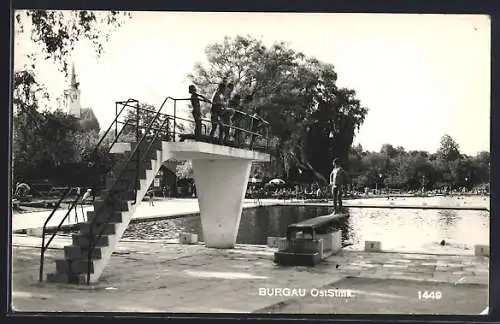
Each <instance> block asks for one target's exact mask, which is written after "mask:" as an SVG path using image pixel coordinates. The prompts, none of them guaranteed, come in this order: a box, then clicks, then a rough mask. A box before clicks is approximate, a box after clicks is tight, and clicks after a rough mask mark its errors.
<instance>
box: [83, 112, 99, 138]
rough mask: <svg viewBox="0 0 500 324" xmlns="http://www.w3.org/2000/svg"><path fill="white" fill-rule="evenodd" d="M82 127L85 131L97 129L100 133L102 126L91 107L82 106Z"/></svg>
mask: <svg viewBox="0 0 500 324" xmlns="http://www.w3.org/2000/svg"><path fill="white" fill-rule="evenodd" d="M80 128H81V129H82V130H84V131H96V132H98V133H99V131H100V129H101V127H100V125H99V121H98V120H97V117H96V116H95V114H94V111H93V110H92V109H91V108H82V110H81V118H80Z"/></svg>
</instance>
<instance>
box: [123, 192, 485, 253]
mask: <svg viewBox="0 0 500 324" xmlns="http://www.w3.org/2000/svg"><path fill="white" fill-rule="evenodd" d="M438 198H440V197H438ZM420 199H422V198H420ZM424 199H425V198H424ZM398 200H399V198H398ZM411 200H412V204H415V201H413V199H411ZM426 201H427V204H429V205H431V204H436V203H440V204H441V205H442V204H443V203H444V204H447V205H449V204H450V202H451V201H450V199H445V200H443V199H441V198H440V200H435V201H434V199H432V201H431V200H429V199H426ZM453 201H454V200H453ZM397 203H398V204H399V202H397ZM458 203H459V204H460V203H463V201H460V200H459V201H458ZM470 204H472V203H470ZM475 205H477V204H475ZM332 211H333V208H332V207H318V206H297V205H295V206H263V207H254V208H247V209H244V210H243V213H242V217H241V221H240V227H239V231H238V237H237V240H236V242H237V243H240V244H266V242H267V237H268V236H281V237H283V236H285V235H286V230H287V227H288V225H290V224H293V223H297V222H300V221H302V220H305V219H308V218H313V217H317V216H322V215H326V214H330V213H331V212H332ZM347 213H348V214H349V217H348V218H347V219H346V220H345V221H343V222H342V223H340V224H339V226H338V227H339V228H340V229H341V230H342V240H343V245H344V246H352V248H354V249H362V248H363V247H364V241H365V240H375V241H381V242H382V247H383V249H386V250H418V251H420V252H426V251H428V252H430V251H434V250H435V248H436V247H439V243H440V242H441V241H442V240H445V242H446V243H447V245H451V246H453V247H455V248H457V249H462V250H470V249H473V246H474V245H475V244H488V242H489V212H487V211H468V210H431V209H428V210H424V209H382V208H380V209H374V208H356V207H352V208H348V209H347ZM180 232H190V233H196V234H198V238H199V240H200V241H203V233H202V228H201V221H200V217H199V216H190V217H180V218H175V219H165V220H157V221H148V222H143V223H135V224H130V225H129V227H128V228H127V230H126V231H125V233H124V236H123V237H124V238H134V239H172V238H177V237H178V235H179V233H180Z"/></svg>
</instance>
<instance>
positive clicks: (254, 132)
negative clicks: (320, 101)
mask: <svg viewBox="0 0 500 324" xmlns="http://www.w3.org/2000/svg"><path fill="white" fill-rule="evenodd" d="M169 100H171V101H173V115H170V114H166V113H163V112H162V110H163V108H164V106H165V104H166V103H167V102H168V101H169ZM188 100H190V98H181V99H176V98H172V97H166V98H165V99H164V101H163V102H162V104H161V106H160V107H159V109H158V111H155V110H150V109H147V108H144V107H140V105H139V102H138V101H137V100H135V99H128V100H127V101H118V102H116V103H115V118H114V120H113V121H112V122H111V124H110V126H109V127H108V128H107V129H106V131H105V132H104V133H103V135H102V136H101V138H100V140H99V141H98V143H97V144H96V146H95V147H94V149H93V151H92V153H91V154H90V161H89V164H88V166H89V167H90V168H91V169H92V170H93V171H92V172H93V173H94V176H96V177H98V178H99V177H100V176H103V177H104V179H105V180H107V179H106V176H107V175H108V174H109V172H110V171H111V170H112V169H113V167H115V166H116V163H115V164H114V165H112V166H111V167H109V168H105V170H104V171H103V172H100V171H102V170H101V168H100V167H101V166H102V165H101V164H100V161H99V149H100V148H101V147H102V145H103V143H104V140H105V139H106V137H107V136H108V135H109V134H110V132H111V130H112V129H113V127H114V138H113V140H112V141H111V144H110V145H109V147H108V148H107V150H106V151H105V152H104V154H105V155H108V154H109V153H110V151H111V149H112V147H113V146H114V145H115V144H116V143H118V140H119V138H120V136H121V135H122V134H123V133H124V132H125V131H126V130H127V129H130V128H129V127H128V126H133V128H132V130H133V131H135V140H136V145H135V147H134V148H132V150H131V153H130V155H128V156H127V158H126V161H125V163H124V164H123V165H122V167H121V169H120V170H118V176H116V177H113V178H114V179H113V180H114V181H111V182H110V183H106V181H105V184H106V187H108V188H109V190H108V194H107V195H106V196H101V198H103V199H102V205H101V206H100V208H98V209H97V210H95V211H94V217H93V218H92V221H90V226H89V228H90V233H89V235H88V241H89V248H88V255H87V261H88V269H87V283H88V284H89V283H90V274H91V266H92V252H93V250H94V249H95V247H96V245H97V243H98V240H99V238H100V237H102V235H103V233H104V229H105V228H106V225H107V224H109V222H110V220H111V217H112V215H113V213H110V214H109V215H108V217H107V218H106V220H105V221H104V223H103V225H104V226H103V228H102V229H101V231H99V233H97V235H94V227H95V226H96V224H97V220H98V215H99V213H100V211H102V210H103V208H106V207H108V206H109V203H110V202H112V203H116V201H115V199H114V198H115V197H116V192H117V190H113V189H114V187H115V185H116V184H117V182H118V181H119V180H120V179H121V177H122V175H123V172H124V171H125V170H127V168H128V166H129V164H130V163H132V162H135V163H136V165H135V167H136V175H135V179H134V181H133V197H134V200H133V204H135V203H136V202H137V190H138V183H139V170H140V163H141V162H142V161H143V160H144V158H145V157H147V155H148V154H149V153H150V150H151V148H152V146H153V144H154V143H155V141H157V140H158V139H159V136H161V135H162V134H163V135H165V137H166V138H165V137H164V138H162V139H161V140H169V141H173V142H176V141H177V135H178V134H177V133H178V130H180V126H181V125H183V124H182V123H181V124H179V123H178V121H181V122H189V123H195V120H194V119H188V118H182V117H178V116H177V101H188ZM120 105H121V106H122V107H121V109H118V107H119V106H120ZM126 108H132V109H134V110H135V118H130V117H129V118H128V119H127V120H126V121H121V120H119V118H120V117H121V116H122V115H123V114H124V112H125V111H126V110H125V109H126ZM231 110H232V112H233V114H241V116H242V117H243V118H242V119H241V120H240V123H239V124H238V125H232V124H231V123H229V124H224V123H222V122H219V123H218V124H219V131H220V132H222V131H223V130H224V129H225V130H226V132H227V131H228V130H229V132H231V130H232V131H233V132H234V135H235V137H237V136H236V135H237V134H240V133H242V134H246V136H248V137H250V143H249V148H250V149H253V145H254V144H255V139H263V140H264V141H265V142H266V145H265V149H266V150H267V149H269V141H270V138H269V123H268V122H267V121H265V120H263V119H262V118H258V117H255V116H251V115H249V114H247V113H245V112H242V111H239V110H236V109H231ZM129 111H130V110H129ZM141 112H149V113H151V114H153V113H154V117H153V118H152V120H151V121H150V122H149V124H148V125H147V126H146V125H141V124H140V119H141V118H140V113H141ZM161 118H163V120H161ZM244 119H247V121H249V122H250V123H249V125H250V130H249V129H246V128H244V127H240V126H242V125H243V124H244V123H243V120H244ZM171 122H172V123H173V127H172V129H171V126H172V125H171ZM201 123H202V132H203V133H204V135H205V137H206V136H207V129H208V127H207V124H210V125H213V123H212V121H211V120H208V119H205V118H202V119H201ZM255 123H259V125H260V126H261V128H263V129H264V134H261V133H260V132H258V128H257V127H255ZM158 124H160V126H159V127H158ZM118 125H122V127H121V129H120V130H118ZM220 126H222V127H220ZM151 132H152V133H151ZM151 134H153V135H152V136H151ZM182 135H186V134H179V139H180V140H181V141H182V140H183V139H182ZM148 140H150V143H147V146H146V147H145V150H144V154H142V155H141V145H142V143H144V141H148ZM197 140H201V141H204V139H202V138H199V139H197ZM205 140H206V138H205ZM235 140H236V142H238V141H237V140H238V139H237V138H235ZM218 144H224V143H218ZM233 144H235V145H236V147H245V145H242V144H241V143H233ZM97 173H99V174H97ZM99 179H100V178H99ZM94 180H95V179H94ZM97 187H98V181H93V184H92V188H93V200H94V201H95V196H96V192H97V191H98V190H97ZM73 189H74V188H71V189H70V190H69V191H68V192H67V193H65V194H64V195H62V196H61V198H60V199H59V201H58V202H57V203H56V206H55V208H54V209H53V210H52V212H51V214H50V215H49V217H48V218H47V219H46V221H45V223H44V226H43V229H42V246H41V257H40V281H42V280H43V267H44V255H45V252H46V250H47V249H48V247H49V245H50V243H51V242H52V241H53V239H54V237H55V236H56V235H57V233H58V232H59V231H60V229H61V227H62V225H63V224H64V221H65V220H66V219H67V217H68V216H69V215H70V213H71V211H72V210H73V208H77V203H78V201H79V200H80V198H81V197H82V196H83V194H84V193H83V192H81V193H80V194H78V195H77V197H76V198H75V199H74V200H73V201H72V202H71V203H70V207H69V208H68V211H67V212H66V214H65V216H64V217H63V219H62V221H61V222H60V224H59V225H58V226H57V227H56V228H55V230H54V232H53V233H52V236H51V237H50V239H49V240H48V241H47V243H46V244H45V235H46V233H47V224H48V223H49V221H50V220H51V219H52V217H53V216H54V214H55V212H56V211H57V210H58V209H59V207H60V205H61V203H62V202H63V200H64V199H66V198H67V197H68V196H69V194H70V193H71V191H72V190H73ZM126 190H130V186H129V187H128V189H126ZM129 193H130V191H129ZM120 202H121V201H120Z"/></svg>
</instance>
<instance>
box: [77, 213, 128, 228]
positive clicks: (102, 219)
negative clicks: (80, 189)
mask: <svg viewBox="0 0 500 324" xmlns="http://www.w3.org/2000/svg"><path fill="white" fill-rule="evenodd" d="M98 213H99V215H98V216H97V220H95V221H94V218H95V215H96V212H95V211H88V212H87V222H88V223H91V222H94V224H103V223H121V222H122V221H123V215H122V212H121V211H113V210H108V211H107V210H101V211H99V212H98ZM82 224H84V223H82ZM85 226H86V225H84V227H85Z"/></svg>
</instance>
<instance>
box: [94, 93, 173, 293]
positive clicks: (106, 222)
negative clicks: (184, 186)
mask: <svg viewBox="0 0 500 324" xmlns="http://www.w3.org/2000/svg"><path fill="white" fill-rule="evenodd" d="M169 98H170V97H167V98H165V100H164V101H163V103H162V104H161V106H160V108H159V109H158V112H157V113H156V115H155V117H154V118H153V119H152V120H151V122H150V123H149V126H148V128H147V129H146V130H145V132H144V135H143V136H142V138H141V140H140V141H138V142H137V144H136V146H135V148H134V149H133V151H132V153H131V154H130V156H129V157H128V159H127V162H126V163H125V165H124V167H123V168H122V169H121V170H120V172H119V173H118V176H117V177H116V179H120V178H121V176H122V174H123V172H124V171H125V170H126V168H127V166H128V164H129V163H130V162H131V161H132V158H133V157H134V155H135V154H136V152H137V151H138V149H139V147H140V145H141V144H142V142H143V141H144V139H145V138H146V137H147V134H148V132H149V131H150V128H151V127H152V126H153V124H154V123H155V121H156V120H157V119H158V117H159V116H160V113H161V110H162V109H163V106H164V105H165V103H166V102H167V101H168V99H169ZM170 99H173V98H170ZM137 153H138V152H137ZM137 155H138V154H137ZM133 187H134V188H136V187H137V181H134V184H133ZM134 191H136V189H134ZM114 194H115V193H114V191H110V192H109V195H108V196H107V197H106V199H104V200H103V204H102V205H101V207H100V208H99V209H98V210H95V211H94V217H93V218H92V221H91V222H90V226H89V227H90V233H89V235H88V241H89V249H88V253H87V265H88V267H87V284H90V269H91V266H92V258H91V256H92V252H93V251H94V249H95V247H96V245H97V240H96V241H95V242H94V235H93V234H94V233H93V232H94V226H95V225H96V223H97V219H98V216H97V215H99V212H100V211H102V210H103V208H104V207H105V205H106V201H108V202H109V200H110V198H111V197H113V195H114ZM135 196H137V193H136V194H135ZM112 215H113V213H110V214H109V215H108V217H107V218H106V221H105V224H108V223H109V220H110V219H111V216H112ZM101 235H102V233H101ZM97 239H99V237H97Z"/></svg>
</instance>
